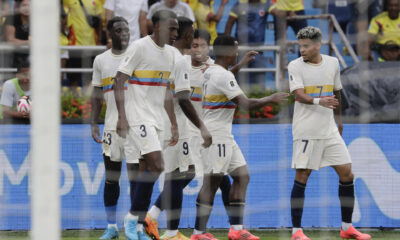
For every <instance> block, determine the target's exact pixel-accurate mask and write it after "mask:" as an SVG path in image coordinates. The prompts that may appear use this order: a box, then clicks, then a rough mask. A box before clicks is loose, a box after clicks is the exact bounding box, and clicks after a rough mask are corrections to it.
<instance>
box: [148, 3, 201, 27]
mask: <svg viewBox="0 0 400 240" xmlns="http://www.w3.org/2000/svg"><path fill="white" fill-rule="evenodd" d="M159 10H170V11H172V12H174V13H175V14H176V15H177V16H178V17H187V18H189V19H190V20H192V21H193V22H195V18H194V14H193V11H192V9H191V8H190V6H189V5H188V4H187V3H184V2H181V1H180V0H161V1H160V2H156V3H154V4H153V5H152V6H151V7H150V9H149V12H148V13H147V30H148V31H149V33H151V32H153V23H152V22H151V17H152V16H153V14H154V13H155V12H157V11H159Z"/></svg>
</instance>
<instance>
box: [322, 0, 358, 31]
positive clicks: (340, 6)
mask: <svg viewBox="0 0 400 240" xmlns="http://www.w3.org/2000/svg"><path fill="white" fill-rule="evenodd" d="M326 12H327V13H330V14H333V15H335V17H336V19H337V20H338V22H339V24H340V25H341V27H342V28H345V27H346V25H347V24H348V23H349V22H350V21H351V18H352V16H353V13H352V9H351V7H350V0H329V4H328V5H327V11H326Z"/></svg>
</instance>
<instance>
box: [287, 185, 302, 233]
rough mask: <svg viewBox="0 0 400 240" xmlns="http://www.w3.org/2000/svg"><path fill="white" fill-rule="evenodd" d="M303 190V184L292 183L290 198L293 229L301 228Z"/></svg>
mask: <svg viewBox="0 0 400 240" xmlns="http://www.w3.org/2000/svg"><path fill="white" fill-rule="evenodd" d="M305 190H306V185H305V184H303V183H300V182H297V181H294V184H293V188H292V194H291V196H290V205H291V214H292V224H293V227H294V228H301V217H302V216H303V206H304V191H305Z"/></svg>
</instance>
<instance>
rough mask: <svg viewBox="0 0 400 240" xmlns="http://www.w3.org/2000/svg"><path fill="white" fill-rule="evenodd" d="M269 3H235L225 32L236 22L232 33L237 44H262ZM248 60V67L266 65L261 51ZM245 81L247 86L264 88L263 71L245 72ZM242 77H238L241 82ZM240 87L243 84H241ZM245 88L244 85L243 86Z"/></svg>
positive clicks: (252, 0)
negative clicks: (234, 30) (252, 59)
mask: <svg viewBox="0 0 400 240" xmlns="http://www.w3.org/2000/svg"><path fill="white" fill-rule="evenodd" d="M268 8H269V3H267V1H266V0H244V1H239V2H238V3H236V5H235V6H233V8H232V9H231V12H230V14H229V19H228V22H227V24H226V27H225V34H226V35H231V33H232V29H233V25H234V24H235V23H237V25H236V26H237V27H236V32H235V33H234V35H235V37H236V39H237V40H238V42H239V45H250V46H259V45H264V40H265V28H266V25H267V16H268ZM253 57H254V61H250V63H249V66H248V67H250V68H265V67H267V58H266V57H265V56H264V54H263V52H261V51H260V52H259V54H257V55H256V56H253ZM244 76H247V77H245V79H246V83H247V84H248V85H249V86H254V85H257V86H259V87H260V88H261V89H264V88H265V81H266V76H265V72H258V73H250V74H245V75H244ZM242 81H243V79H242V78H240V82H241V83H242ZM241 87H242V88H243V87H244V86H241ZM244 88H246V87H244Z"/></svg>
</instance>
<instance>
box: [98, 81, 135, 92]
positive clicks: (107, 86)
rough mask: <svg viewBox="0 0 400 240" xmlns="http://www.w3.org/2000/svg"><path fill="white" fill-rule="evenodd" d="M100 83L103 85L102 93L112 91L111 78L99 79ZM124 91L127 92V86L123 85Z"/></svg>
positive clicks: (112, 82) (112, 83)
mask: <svg viewBox="0 0 400 240" xmlns="http://www.w3.org/2000/svg"><path fill="white" fill-rule="evenodd" d="M101 83H102V85H103V92H105V93H106V92H110V91H112V90H114V87H113V85H114V78H113V77H108V78H103V79H101ZM124 89H125V90H127V89H128V84H127V83H124Z"/></svg>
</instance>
